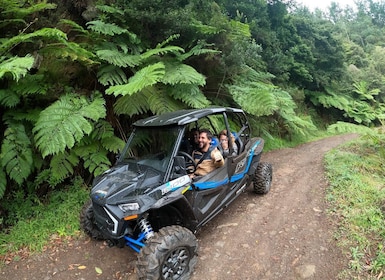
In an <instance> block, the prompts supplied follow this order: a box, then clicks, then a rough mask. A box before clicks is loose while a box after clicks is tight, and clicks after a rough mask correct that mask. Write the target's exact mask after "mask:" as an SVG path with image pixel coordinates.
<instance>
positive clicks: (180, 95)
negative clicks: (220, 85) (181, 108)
mask: <svg viewBox="0 0 385 280" xmlns="http://www.w3.org/2000/svg"><path fill="white" fill-rule="evenodd" d="M169 94H170V95H171V96H172V97H173V98H175V99H176V100H180V101H182V102H183V103H184V104H187V105H188V106H189V107H191V108H204V107H207V106H209V105H210V104H211V103H210V101H209V100H208V99H207V97H206V96H205V95H204V94H203V93H202V91H201V90H200V89H199V87H198V86H197V85H189V84H176V85H174V86H173V87H171V88H170V89H169Z"/></svg>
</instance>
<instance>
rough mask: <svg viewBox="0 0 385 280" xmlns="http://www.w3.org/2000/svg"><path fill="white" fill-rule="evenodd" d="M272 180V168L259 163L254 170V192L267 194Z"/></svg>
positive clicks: (267, 164)
mask: <svg viewBox="0 0 385 280" xmlns="http://www.w3.org/2000/svg"><path fill="white" fill-rule="evenodd" d="M272 180H273V167H272V165H271V164H270V163H267V162H260V163H259V164H258V167H257V170H255V174H254V178H253V187H254V192H256V193H257V194H267V193H268V192H269V191H270V187H271V182H272Z"/></svg>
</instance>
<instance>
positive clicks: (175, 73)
mask: <svg viewBox="0 0 385 280" xmlns="http://www.w3.org/2000/svg"><path fill="white" fill-rule="evenodd" d="M165 66H166V68H165V70H166V71H165V75H164V77H163V78H162V82H163V83H164V84H170V85H176V84H195V85H199V86H204V85H205V84H206V79H205V77H204V76H203V75H202V74H200V73H198V72H197V71H196V70H195V69H194V68H193V67H191V66H189V65H186V64H182V63H165Z"/></svg>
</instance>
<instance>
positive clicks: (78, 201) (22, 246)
mask: <svg viewBox="0 0 385 280" xmlns="http://www.w3.org/2000/svg"><path fill="white" fill-rule="evenodd" d="M88 195H89V190H88V189H87V188H86V187H84V186H83V185H81V184H80V183H76V184H74V185H73V186H71V187H68V188H67V189H64V190H61V191H55V192H52V193H51V194H50V196H49V197H48V198H47V202H45V203H41V202H40V201H33V202H31V201H30V200H31V198H29V199H28V198H27V199H25V200H24V201H23V202H20V201H18V202H19V203H17V204H15V202H13V203H14V204H13V205H8V207H9V209H11V210H12V211H14V213H12V214H14V215H15V216H18V217H17V219H18V222H17V223H16V224H15V225H14V226H12V227H11V228H9V229H8V230H6V231H2V232H0V256H5V255H7V254H15V253H16V252H18V251H20V250H27V251H28V252H40V251H42V250H43V248H44V247H45V246H46V245H47V244H48V243H49V241H50V239H51V237H52V236H53V235H57V236H59V237H68V236H75V235H78V234H79V213H80V209H81V207H82V205H83V203H84V201H86V200H87V198H88ZM31 208H32V209H31ZM20 216H21V217H20ZM23 216H25V218H23Z"/></svg>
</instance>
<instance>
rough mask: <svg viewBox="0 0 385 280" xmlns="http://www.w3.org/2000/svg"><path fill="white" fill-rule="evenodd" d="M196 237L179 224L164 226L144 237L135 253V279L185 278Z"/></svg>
mask: <svg viewBox="0 0 385 280" xmlns="http://www.w3.org/2000/svg"><path fill="white" fill-rule="evenodd" d="M197 250H198V241H197V239H196V237H195V235H194V234H193V233H192V232H191V231H190V230H188V229H187V228H184V227H181V226H167V227H163V228H161V229H160V230H159V232H156V233H155V235H154V236H153V237H152V238H151V239H150V240H148V241H147V244H146V246H144V247H143V248H142V249H141V250H140V253H139V255H138V261H137V264H136V273H137V277H138V279H147V280H155V279H162V280H168V279H173V280H177V279H178V280H187V279H190V276H191V273H192V272H193V270H194V267H195V264H196V262H197Z"/></svg>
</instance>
